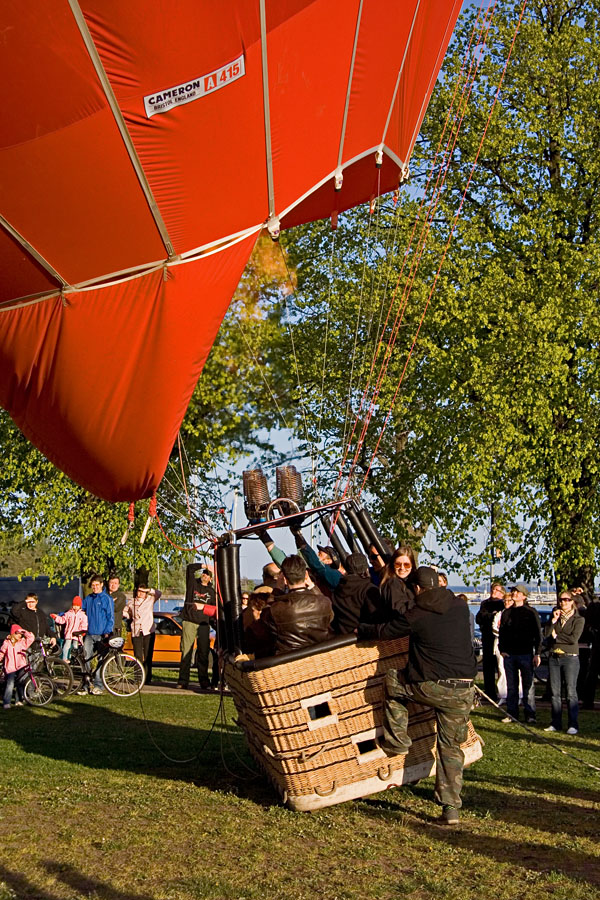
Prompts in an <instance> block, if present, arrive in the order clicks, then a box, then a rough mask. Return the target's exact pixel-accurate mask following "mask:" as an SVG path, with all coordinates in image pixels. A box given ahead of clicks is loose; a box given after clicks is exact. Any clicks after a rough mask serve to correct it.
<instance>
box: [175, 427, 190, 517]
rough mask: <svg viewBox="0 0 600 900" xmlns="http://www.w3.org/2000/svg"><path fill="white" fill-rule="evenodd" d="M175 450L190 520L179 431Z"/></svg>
mask: <svg viewBox="0 0 600 900" xmlns="http://www.w3.org/2000/svg"><path fill="white" fill-rule="evenodd" d="M177 450H178V452H179V465H180V466H181V483H182V485H183V490H184V492H185V502H186V505H187V511H188V515H189V517H190V519H191V518H192V511H191V509H190V495H189V494H188V489H187V484H186V478H185V472H184V470H183V453H182V441H181V430H179V431H178V432H177ZM186 458H187V453H186Z"/></svg>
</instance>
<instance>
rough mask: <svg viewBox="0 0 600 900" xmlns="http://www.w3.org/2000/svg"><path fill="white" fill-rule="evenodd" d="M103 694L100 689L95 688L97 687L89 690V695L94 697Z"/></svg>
mask: <svg viewBox="0 0 600 900" xmlns="http://www.w3.org/2000/svg"><path fill="white" fill-rule="evenodd" d="M103 693H104V691H103V690H101V689H100V688H97V687H93V688H90V694H94V695H95V696H98V694H103Z"/></svg>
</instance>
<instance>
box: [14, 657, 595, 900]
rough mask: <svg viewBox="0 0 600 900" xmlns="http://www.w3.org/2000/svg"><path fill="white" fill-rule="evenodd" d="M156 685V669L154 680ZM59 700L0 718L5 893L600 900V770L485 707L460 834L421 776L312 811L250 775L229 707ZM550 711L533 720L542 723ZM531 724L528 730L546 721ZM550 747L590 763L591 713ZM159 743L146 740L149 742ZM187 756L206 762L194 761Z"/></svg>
mask: <svg viewBox="0 0 600 900" xmlns="http://www.w3.org/2000/svg"><path fill="white" fill-rule="evenodd" d="M156 674H157V676H159V675H160V670H157V673H156ZM218 706H219V698H218V697H216V696H211V695H199V694H198V695H194V696H189V695H187V696H181V694H176V695H170V696H167V695H164V694H152V695H151V694H148V693H145V694H144V695H143V708H144V711H145V714H146V716H147V719H148V723H147V726H146V723H145V722H144V718H143V716H142V708H141V706H140V702H139V699H137V698H133V699H129V700H119V699H117V698H113V697H109V696H106V695H104V696H102V697H70V698H67V699H66V700H62V701H57V702H54V703H53V704H51V705H50V706H48V707H47V708H45V709H42V710H36V709H31V708H23V709H13V710H11V711H10V712H8V713H5V714H4V715H3V716H2V718H1V719H0V767H1V768H0V771H1V772H2V787H3V789H2V791H1V792H0V847H1V850H0V900H8V898H11V900H14V898H23V900H25V898H27V900H75V898H91V900H192V898H194V900H195V898H198V900H200V898H215V900H220V898H231V900H280V898H281V900H283V898H286V900H287V898H292V900H309V898H310V900H313V898H315V897H316V896H317V897H318V896H320V897H323V898H325V900H346V898H348V900H350V898H352V900H353V898H356V900H359V898H360V900H371V898H373V900H384V898H385V900H388V898H389V900H391V898H407V900H434V898H435V900H466V898H477V900H519V898H528V900H530V898H531V897H532V896H535V897H536V900H537V898H543V897H545V896H551V897H553V898H556V900H590V898H595V897H600V850H599V841H598V837H599V834H600V815H599V812H600V777H599V776H600V773H593V772H592V770H590V769H587V768H585V767H584V766H582V765H580V764H578V763H577V762H575V761H574V760H571V759H569V758H567V757H566V756H564V755H561V754H559V753H557V752H556V751H554V750H552V749H551V748H550V747H548V746H545V745H541V744H539V743H538V742H536V741H535V739H530V738H529V736H528V735H527V734H526V733H525V732H524V731H522V730H521V729H520V728H518V727H517V726H512V727H511V726H503V725H501V724H500V723H499V721H498V719H499V716H498V714H497V713H496V712H493V711H491V710H489V709H487V708H486V709H485V710H475V711H474V714H473V721H474V723H475V726H476V728H477V730H478V731H479V732H480V734H481V735H482V737H483V738H484V740H485V742H486V746H485V755H484V758H483V759H482V760H481V761H480V762H478V763H477V764H476V765H474V766H473V767H471V768H470V769H468V770H467V771H466V773H465V775H466V778H465V790H464V794H463V796H464V801H465V807H464V811H463V815H462V818H461V828H460V829H459V830H456V831H445V830H443V829H442V828H440V827H438V826H436V825H434V824H433V819H434V818H435V817H436V816H437V814H438V811H439V810H438V808H437V807H436V806H435V805H434V804H433V802H432V782H431V780H430V779H429V780H427V781H423V782H421V783H420V784H418V785H415V786H412V787H409V788H404V789H396V790H392V791H388V792H385V793H382V794H377V795H374V796H373V797H371V798H370V799H366V800H361V801H356V802H353V803H347V804H343V805H341V806H337V807H331V808H329V809H326V810H323V811H322V812H318V813H313V814H306V813H294V812H290V811H289V810H287V809H284V808H283V807H281V806H280V805H279V802H278V799H277V797H276V796H275V794H274V793H273V791H272V789H271V788H270V786H269V785H268V783H267V782H266V781H265V780H264V779H263V778H262V777H260V776H258V777H256V776H253V774H252V773H251V772H249V771H248V769H247V768H246V767H247V766H252V765H253V764H252V763H251V761H250V758H249V756H248V755H247V753H246V750H245V744H244V740H243V737H242V736H241V734H240V732H239V731H238V729H237V728H236V726H235V725H234V724H233V716H234V710H233V704H232V703H231V700H229V699H227V700H226V701H225V708H226V713H227V724H226V726H225V728H224V729H222V730H221V731H220V732H219V733H217V732H213V733H212V734H211V735H210V736H208V733H209V730H210V727H211V724H212V722H213V720H214V718H215V716H216V714H217V712H218ZM548 718H549V714H548V711H547V710H540V711H539V714H538V720H539V722H540V723H541V725H542V726H543V725H544V724H547V720H548ZM539 727H540V726H538V728H539ZM554 737H555V738H556V741H555V742H556V744H557V745H558V746H559V747H562V748H563V749H565V750H568V751H569V752H573V753H574V754H575V755H577V756H579V757H581V758H582V759H584V760H587V761H589V762H591V763H594V764H596V765H600V754H599V753H598V749H599V748H600V715H598V714H597V713H595V714H594V713H587V714H586V713H583V714H582V716H581V731H580V734H579V736H578V737H577V738H575V739H571V738H567V737H566V736H564V735H555V736H554ZM153 742H155V743H153ZM156 745H158V747H160V748H161V749H162V750H164V752H165V753H166V754H167V755H168V756H170V757H171V758H172V759H177V760H186V759H189V758H190V757H195V756H196V755H199V758H198V759H195V760H194V761H192V762H172V761H170V760H168V759H166V758H165V757H164V756H163V755H161V753H160V752H159V750H158V749H157V747H156Z"/></svg>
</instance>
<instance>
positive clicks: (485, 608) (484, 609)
mask: <svg viewBox="0 0 600 900" xmlns="http://www.w3.org/2000/svg"><path fill="white" fill-rule="evenodd" d="M503 609H504V602H503V601H502V600H496V598H495V597H488V598H487V600H483V601H482V602H481V606H480V607H479V611H478V613H477V615H476V616H475V621H476V622H477V624H478V625H479V628H480V630H481V640H482V642H483V641H486V642H487V643H493V641H494V632H493V628H492V626H493V623H494V616H495V615H496V613H497V612H501V611H502V610H503Z"/></svg>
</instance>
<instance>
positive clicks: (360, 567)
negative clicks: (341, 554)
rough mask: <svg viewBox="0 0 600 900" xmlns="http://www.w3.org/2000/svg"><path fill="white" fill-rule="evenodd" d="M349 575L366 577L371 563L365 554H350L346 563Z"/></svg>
mask: <svg viewBox="0 0 600 900" xmlns="http://www.w3.org/2000/svg"><path fill="white" fill-rule="evenodd" d="M344 566H345V569H346V572H347V573H348V575H366V574H367V572H368V571H369V563H368V561H367V557H366V556H365V555H364V553H349V554H348V556H347V557H346V562H345V563H344Z"/></svg>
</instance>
